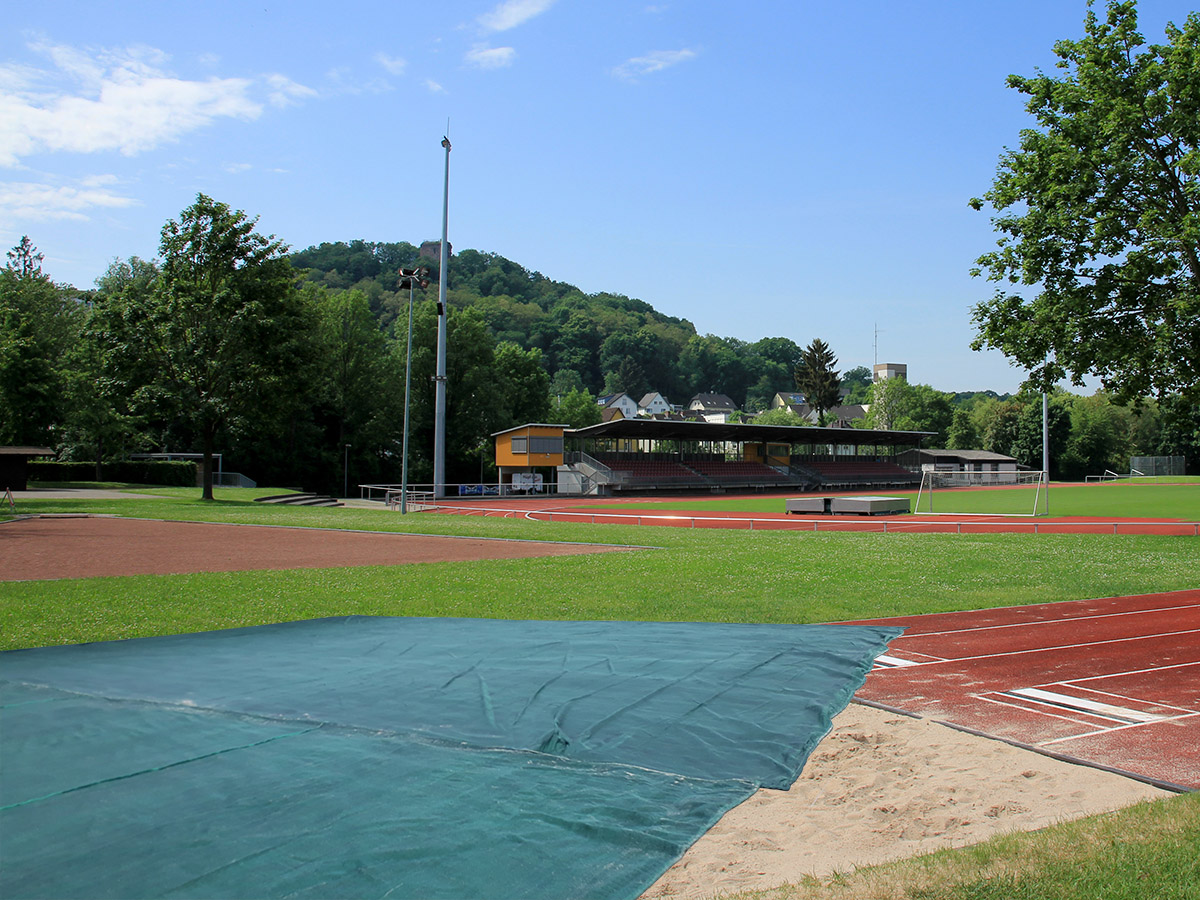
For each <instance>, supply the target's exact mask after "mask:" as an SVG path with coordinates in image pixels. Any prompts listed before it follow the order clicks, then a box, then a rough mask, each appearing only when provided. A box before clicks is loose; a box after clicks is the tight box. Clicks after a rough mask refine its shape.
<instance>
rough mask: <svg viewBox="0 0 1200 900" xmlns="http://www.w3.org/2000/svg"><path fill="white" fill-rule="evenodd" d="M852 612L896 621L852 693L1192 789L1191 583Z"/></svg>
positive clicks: (1195, 624) (1197, 601)
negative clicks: (906, 611) (889, 613)
mask: <svg viewBox="0 0 1200 900" xmlns="http://www.w3.org/2000/svg"><path fill="white" fill-rule="evenodd" d="M855 624H888V625H902V626H905V628H906V629H907V630H906V631H905V633H904V634H903V635H902V636H901V637H899V638H897V639H896V640H894V641H892V643H891V645H890V647H889V649H888V652H887V653H886V654H885V655H883V656H881V657H880V659H879V664H878V665H877V666H876V668H875V670H874V671H872V672H871V674H870V675H869V676H868V677H867V681H866V684H865V685H863V687H862V689H861V690H860V691H859V692H858V694H857V696H858V697H859V698H861V699H864V700H867V701H870V702H875V703H882V704H884V705H886V706H890V707H895V708H897V709H901V710H905V711H907V712H911V713H915V714H918V715H921V716H924V717H927V718H934V719H939V720H941V721H945V722H948V723H951V724H953V725H957V726H962V727H966V728H969V729H972V730H975V731H979V732H982V733H984V734H987V735H991V736H994V737H999V738H1004V739H1007V740H1011V741H1016V742H1019V743H1022V744H1027V745H1030V746H1032V747H1034V748H1038V749H1041V750H1044V751H1047V752H1052V753H1056V754H1060V755H1064V756H1068V757H1072V758H1075V759H1078V760H1083V761H1086V762H1090V763H1094V764H1097V765H1101V766H1107V767H1111V768H1115V769H1120V770H1123V771H1126V772H1131V773H1133V774H1135V775H1138V776H1141V777H1143V778H1146V779H1152V780H1157V781H1162V782H1167V783H1170V784H1174V785H1181V786H1184V787H1189V788H1197V789H1200V590H1190V591H1173V592H1170V593H1164V594H1146V595H1142V596H1137V597H1109V598H1104V599H1099V600H1079V601H1074V602H1069V603H1046V604H1039V605H1034V606H1018V607H1007V608H1004V609H988V610H977V611H968V612H959V613H946V614H942V615H930V616H908V617H899V618H890V619H870V620H866V621H864V622H858V623H855Z"/></svg>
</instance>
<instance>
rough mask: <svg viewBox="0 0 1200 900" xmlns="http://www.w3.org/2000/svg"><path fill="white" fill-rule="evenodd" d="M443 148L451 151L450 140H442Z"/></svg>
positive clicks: (444, 138) (445, 138)
mask: <svg viewBox="0 0 1200 900" xmlns="http://www.w3.org/2000/svg"><path fill="white" fill-rule="evenodd" d="M442 146H443V147H445V148H446V149H447V150H449V149H450V138H448V137H443V138H442Z"/></svg>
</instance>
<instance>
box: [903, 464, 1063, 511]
mask: <svg viewBox="0 0 1200 900" xmlns="http://www.w3.org/2000/svg"><path fill="white" fill-rule="evenodd" d="M1049 488H1050V479H1049V477H1048V476H1047V473H1046V472H1014V471H1003V472H969V471H967V472H960V471H951V470H935V469H926V470H925V471H923V472H922V473H921V486H920V488H918V490H917V500H916V503H915V504H914V508H913V512H914V513H921V514H922V515H935V516H950V515H970V516H1045V515H1049V513H1050V493H1049Z"/></svg>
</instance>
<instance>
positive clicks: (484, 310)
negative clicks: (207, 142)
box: [291, 240, 812, 408]
mask: <svg viewBox="0 0 1200 900" xmlns="http://www.w3.org/2000/svg"><path fill="white" fill-rule="evenodd" d="M437 246H438V245H437V242H436V241H435V242H432V243H431V244H429V245H426V247H427V250H429V251H431V253H430V254H429V255H426V256H421V255H420V249H419V248H418V247H416V246H414V245H413V244H410V243H407V242H399V243H375V242H372V241H361V240H359V241H350V242H349V243H345V242H340V241H339V242H337V243H324V244H321V245H320V246H317V247H309V248H308V249H306V250H301V251H299V252H297V253H293V254H292V256H291V260H292V264H293V265H294V266H296V267H297V268H300V269H305V270H307V272H308V280H309V281H311V282H314V283H316V284H319V285H324V286H326V287H327V288H329V289H330V290H334V291H342V290H349V289H355V290H360V291H362V292H363V293H364V294H366V296H367V299H368V301H369V302H370V306H371V310H372V311H373V312H374V314H375V315H376V317H377V318H378V320H379V322H380V324H381V325H382V326H383V327H384V328H385V329H392V328H393V327H394V323H395V321H396V319H397V318H398V317H400V316H402V315H403V313H404V310H405V308H406V304H407V302H408V292H407V290H404V291H398V290H397V281H398V270H399V269H400V267H402V266H404V267H412V266H416V265H423V266H426V267H428V268H429V269H430V272H431V274H430V281H431V285H430V287H429V288H428V289H427V290H426V291H425V292H424V293H425V298H426V299H430V298H432V297H434V296H435V295H436V290H437V288H436V285H437V278H438V262H439V261H438V259H437ZM447 299H448V301H449V304H450V306H451V308H452V309H464V308H468V307H469V308H473V309H475V310H476V311H477V312H478V313H479V314H480V316H481V317H482V318H483V320H484V321H485V322H486V324H487V326H488V328H489V329H490V331H491V332H492V334H493V336H494V338H495V340H496V341H497V342H498V343H499V342H504V341H511V342H513V343H515V344H517V345H519V346H520V347H521V348H522V349H525V350H529V349H532V348H537V349H538V350H540V351H541V354H542V364H543V365H544V367H545V368H546V371H547V372H548V373H549V374H550V376H551V379H552V382H551V390H552V392H553V393H555V394H565V393H566V392H568V391H570V390H571V389H573V388H583V389H586V390H588V391H590V392H591V393H592V394H595V395H600V394H605V393H612V392H616V391H625V392H627V393H629V394H630V395H632V396H633V397H634V398H635V399H636V398H638V397H640V396H641V395H642V394H643V393H645V392H647V391H650V390H655V391H660V392H662V393H663V394H665V395H666V396H667V397H668V398H669V399H670V400H671V401H672V402H676V403H679V402H684V403H686V402H687V400H688V399H689V398H691V397H692V396H693V395H694V394H696V393H700V392H702V391H718V392H721V393H725V394H728V395H729V396H730V397H732V398H733V399H734V400H736V401H737V402H738V403H744V404H745V405H746V406H748V407H749V408H764V407H765V406H767V405H769V401H770V398H771V396H772V395H773V394H774V393H775V392H776V391H780V390H790V389H792V372H793V370H794V369H795V366H796V363H797V361H798V359H799V355H800V347H799V346H798V342H797V341H796V340H794V339H792V338H779V337H772V338H764V339H763V340H760V341H757V342H754V343H747V342H744V341H740V340H737V339H734V338H720V337H715V336H713V335H704V336H701V335H698V334H697V333H696V328H695V326H694V325H693V324H692V323H691V322H689V321H688V320H686V319H678V318H674V317H671V316H665V315H663V314H662V313H660V312H658V311H657V310H655V309H654V307H653V306H651V305H650V304H649V303H646V302H644V301H642V300H637V299H633V298H630V297H625V296H622V295H620V294H610V293H603V292H602V293H597V294H587V293H584V292H583V291H582V290H580V289H579V288H577V287H576V286H574V285H572V284H567V283H565V282H561V281H554V280H552V279H550V278H547V277H546V276H544V275H542V274H541V273H540V272H532V271H530V270H529V269H526V268H525V267H524V266H522V265H520V264H518V263H515V262H513V261H512V260H509V259H505V258H504V257H503V256H500V255H499V254H495V253H485V252H481V251H478V250H462V251H459V252H456V253H454V254H453V255H452V256H451V258H450V271H449V280H448V290H447ZM795 337H796V338H800V337H805V338H810V337H812V336H799V335H797V336H795Z"/></svg>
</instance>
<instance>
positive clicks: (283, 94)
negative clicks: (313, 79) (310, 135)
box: [267, 74, 317, 109]
mask: <svg viewBox="0 0 1200 900" xmlns="http://www.w3.org/2000/svg"><path fill="white" fill-rule="evenodd" d="M267 84H268V85H269V86H270V88H271V91H270V93H269V94H267V99H268V100H270V101H271V105H272V106H276V107H279V108H280V109H283V108H284V107H287V106H295V105H296V104H297V103H299V102H300V101H301V100H307V99H308V98H310V97H315V96H317V92H316V91H314V90H313V89H312V88H310V87H305V86H304V85H302V84H300V83H299V82H296V81H292V79H290V78H288V77H287V76H286V75H279V74H275V75H268V76H267Z"/></svg>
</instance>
